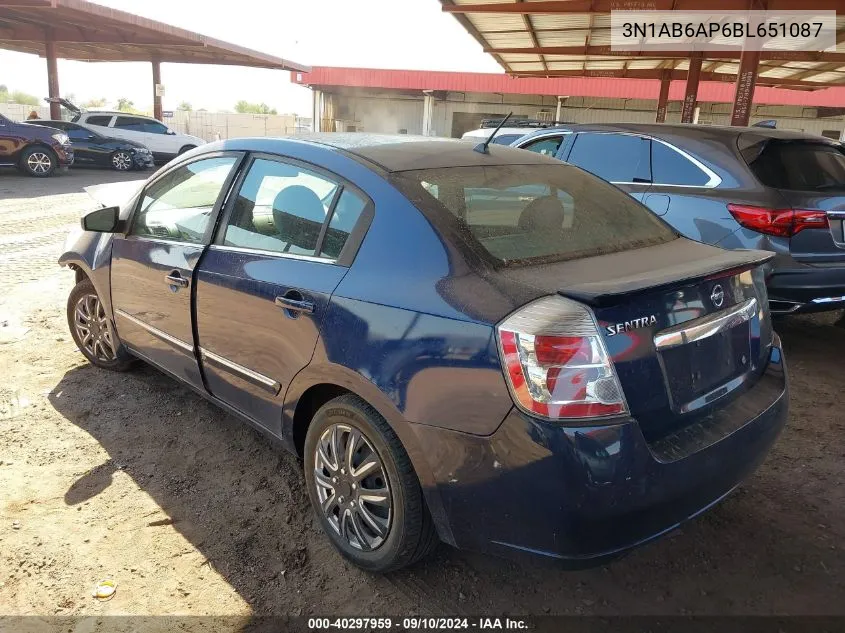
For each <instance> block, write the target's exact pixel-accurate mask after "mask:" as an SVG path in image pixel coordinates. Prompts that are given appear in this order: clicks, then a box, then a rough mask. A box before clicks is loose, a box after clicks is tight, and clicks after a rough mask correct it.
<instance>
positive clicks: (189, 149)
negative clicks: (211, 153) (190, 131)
mask: <svg viewBox="0 0 845 633" xmlns="http://www.w3.org/2000/svg"><path fill="white" fill-rule="evenodd" d="M196 148H197V146H196V145H185V146H184V147H182V148H181V149H180V150H179V154H178V155H179V156H181V155H182V154H184V153H185V152H190V151H191V150H192V149H196Z"/></svg>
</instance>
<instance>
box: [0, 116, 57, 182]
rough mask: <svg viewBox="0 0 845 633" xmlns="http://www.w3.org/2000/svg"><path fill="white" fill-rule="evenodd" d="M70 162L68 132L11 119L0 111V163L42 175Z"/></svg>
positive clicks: (0, 165)
mask: <svg viewBox="0 0 845 633" xmlns="http://www.w3.org/2000/svg"><path fill="white" fill-rule="evenodd" d="M31 123H37V122H35V121H33V122H31ZM72 164H73V146H72V145H71V143H70V139H69V138H68V136H67V134H65V133H64V132H62V131H61V130H57V129H55V128H51V127H44V126H40V125H31V124H30V125H24V124H22V123H13V122H12V121H10V120H9V119H7V118H6V117H4V116H3V115H2V114H0V167H3V166H10V167H17V168H18V169H20V170H21V171H23V172H24V173H26V174H28V175H30V176H35V177H38V178H44V177H46V176H49V175H51V174H52V173H53V172H54V171H56V167H62V168H67V167H69V166H70V165H72Z"/></svg>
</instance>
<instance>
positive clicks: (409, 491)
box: [305, 394, 438, 572]
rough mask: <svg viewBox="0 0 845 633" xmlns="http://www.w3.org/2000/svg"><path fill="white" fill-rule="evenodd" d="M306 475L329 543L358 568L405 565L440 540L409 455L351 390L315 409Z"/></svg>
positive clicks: (308, 437)
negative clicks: (347, 393) (350, 392)
mask: <svg viewBox="0 0 845 633" xmlns="http://www.w3.org/2000/svg"><path fill="white" fill-rule="evenodd" d="M305 481H306V483H307V485H308V494H309V496H310V498H311V504H312V505H313V506H314V510H315V511H316V512H317V517H318V518H319V520H320V523H321V525H322V526H323V530H324V531H325V532H326V534H327V535H328V537H329V539H330V540H331V542H332V544H333V545H334V546H335V548H336V549H337V550H338V551H339V552H340V553H341V554H342V555H343V556H344V557H345V558H347V559H348V560H350V561H351V562H352V563H354V564H355V565H357V566H358V567H361V568H362V569H365V570H367V571H375V572H386V571H391V570H394V569H399V568H401V567H405V566H407V565H410V564H412V563H414V562H416V561H418V560H419V559H421V558H423V557H424V556H426V555H427V554H428V553H429V552H431V551H432V550H433V549H434V548H435V547H436V545H437V543H438V540H437V533H436V531H435V529H434V525H433V523H432V519H431V515H430V514H429V512H428V508H426V505H425V500H424V499H423V494H422V489H421V488H420V484H419V481H418V479H417V476H416V473H415V472H414V469H413V466H412V465H411V460H410V458H409V457H408V454H407V453H406V452H405V449H404V447H403V446H402V444H401V442H400V441H399V438H398V437H397V436H396V434H395V433H394V432H393V429H391V428H390V426H389V425H388V424H387V422H386V421H385V420H384V418H382V417H381V416H380V415H379V414H378V412H376V410H375V409H373V408H372V407H371V406H370V405H368V404H367V403H366V402H364V401H363V400H361V399H360V398H359V397H357V396H355V395H352V394H349V395H345V396H340V397H339V398H335V399H334V400H331V401H330V402H328V403H326V404H325V405H323V406H322V407H321V408H320V409H319V410H318V411H317V413H316V414H315V415H314V419H313V420H312V421H311V425H310V426H309V427H308V433H307V435H306V437H305Z"/></svg>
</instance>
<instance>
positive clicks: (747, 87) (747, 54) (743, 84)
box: [731, 51, 760, 126]
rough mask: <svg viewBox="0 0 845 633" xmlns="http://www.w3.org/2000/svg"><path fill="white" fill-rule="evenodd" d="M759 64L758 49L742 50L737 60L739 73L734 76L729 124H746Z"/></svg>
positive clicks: (749, 113) (749, 114)
mask: <svg viewBox="0 0 845 633" xmlns="http://www.w3.org/2000/svg"><path fill="white" fill-rule="evenodd" d="M759 64H760V52H759V51H742V58H741V60H740V62H739V73H738V74H737V77H736V90H735V92H734V107H733V111H732V112H731V125H743V126H744V125H748V120H749V118H750V117H751V104H752V102H753V101H754V87H755V85H756V84H757V68H758V67H759Z"/></svg>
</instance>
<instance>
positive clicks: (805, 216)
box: [728, 204, 829, 237]
mask: <svg viewBox="0 0 845 633" xmlns="http://www.w3.org/2000/svg"><path fill="white" fill-rule="evenodd" d="M728 211H730V212H731V215H732V216H734V218H735V219H736V221H737V222H739V223H740V224H741V225H742V226H744V227H745V228H747V229H751V230H752V231H757V232H758V233H765V234H766V235H776V236H778V237H792V236H793V235H795V234H797V233H800V232H801V231H803V230H804V229H826V228H828V227H829V224H828V221H827V214H826V213H825V212H824V211H810V210H808V209H766V208H765V207H752V206H749V205H745V204H729V205H728Z"/></svg>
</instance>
